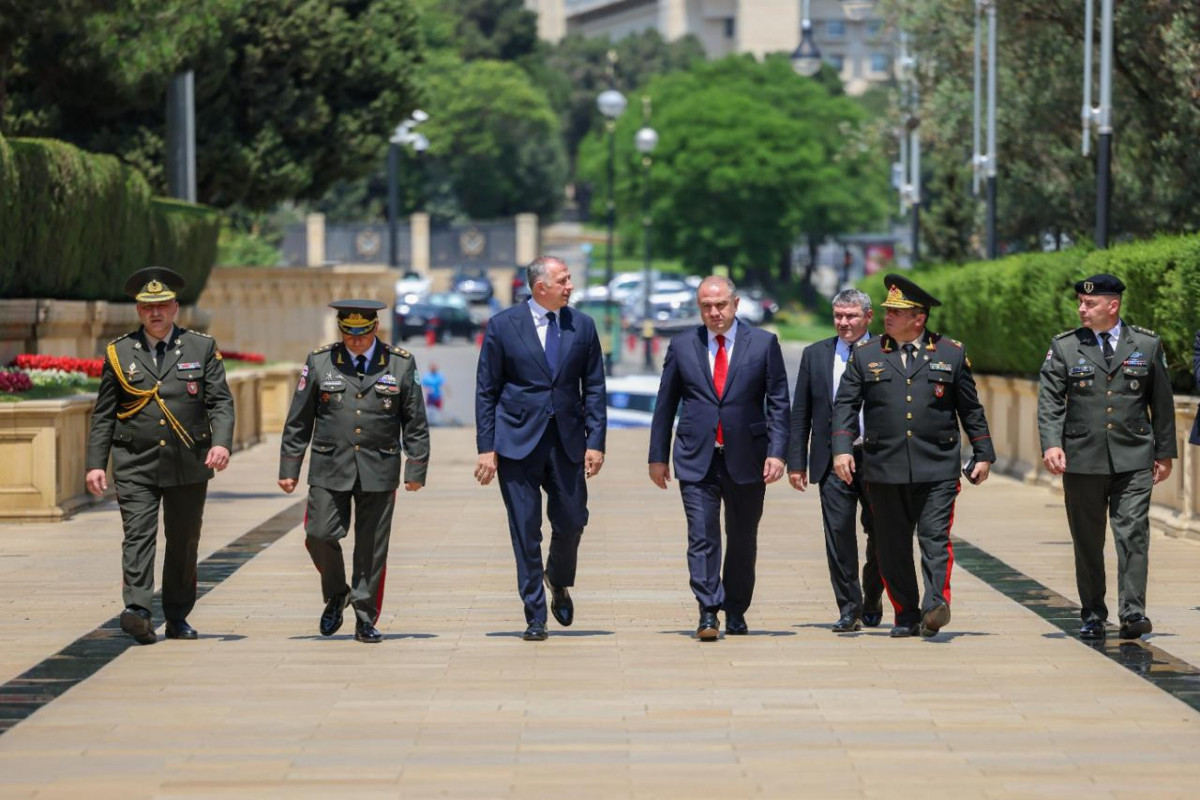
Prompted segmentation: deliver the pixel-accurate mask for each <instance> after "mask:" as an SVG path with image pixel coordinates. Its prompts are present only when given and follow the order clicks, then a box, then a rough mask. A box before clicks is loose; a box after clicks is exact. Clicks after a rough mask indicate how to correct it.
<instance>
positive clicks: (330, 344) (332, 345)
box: [313, 342, 337, 356]
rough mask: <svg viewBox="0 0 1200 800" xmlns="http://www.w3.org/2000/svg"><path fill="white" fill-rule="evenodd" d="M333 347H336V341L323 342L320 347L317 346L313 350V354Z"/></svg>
mask: <svg viewBox="0 0 1200 800" xmlns="http://www.w3.org/2000/svg"><path fill="white" fill-rule="evenodd" d="M335 347H337V342H330V343H329V344H323V345H321V346H320V347H318V348H317V349H316V350H313V355H314V356H315V355H316V354H317V353H325V352H328V351H330V350H332V349H333V348H335Z"/></svg>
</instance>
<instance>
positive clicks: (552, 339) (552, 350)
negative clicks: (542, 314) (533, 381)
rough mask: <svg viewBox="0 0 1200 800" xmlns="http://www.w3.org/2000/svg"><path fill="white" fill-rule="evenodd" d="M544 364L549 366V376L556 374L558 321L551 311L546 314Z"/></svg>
mask: <svg viewBox="0 0 1200 800" xmlns="http://www.w3.org/2000/svg"><path fill="white" fill-rule="evenodd" d="M546 319H547V321H548V324H547V325H546V363H547V364H548V365H549V366H550V374H551V375H553V374H554V373H555V372H558V345H559V341H558V320H557V319H556V318H555V314H554V312H553V311H551V312H549V313H548V314H546Z"/></svg>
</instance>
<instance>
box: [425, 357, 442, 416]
mask: <svg viewBox="0 0 1200 800" xmlns="http://www.w3.org/2000/svg"><path fill="white" fill-rule="evenodd" d="M445 384H446V376H445V375H443V374H442V373H440V372H438V365H437V364H430V365H429V372H427V373H425V375H424V376H423V377H422V378H421V385H422V386H423V387H425V407H426V408H436V409H437V410H438V411H441V410H442V398H443V396H444V390H443V388H442V387H444V386H445Z"/></svg>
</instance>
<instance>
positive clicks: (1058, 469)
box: [1042, 447, 1171, 475]
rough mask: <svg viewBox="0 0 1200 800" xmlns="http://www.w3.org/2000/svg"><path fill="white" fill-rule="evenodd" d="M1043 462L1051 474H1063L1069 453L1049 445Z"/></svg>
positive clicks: (1043, 454) (1169, 469)
mask: <svg viewBox="0 0 1200 800" xmlns="http://www.w3.org/2000/svg"><path fill="white" fill-rule="evenodd" d="M1042 463H1043V464H1045V465H1046V469H1048V470H1049V471H1050V474H1051V475H1062V474H1063V473H1064V472H1066V471H1067V453H1066V451H1065V450H1063V449H1062V448H1061V447H1048V448H1046V452H1044V453H1042ZM1167 471H1168V472H1170V471H1171V468H1170V467H1167Z"/></svg>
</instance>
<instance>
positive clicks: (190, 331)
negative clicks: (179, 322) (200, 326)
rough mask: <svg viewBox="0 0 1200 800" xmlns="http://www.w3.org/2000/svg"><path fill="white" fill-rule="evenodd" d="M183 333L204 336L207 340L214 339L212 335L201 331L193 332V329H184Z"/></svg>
mask: <svg viewBox="0 0 1200 800" xmlns="http://www.w3.org/2000/svg"><path fill="white" fill-rule="evenodd" d="M183 332H184V333H194V334H196V335H197V336H203V337H204V338H205V339H211V338H213V337H212V335H211V334H208V333H201V332H200V331H194V330H192V329H191V328H184V330H183Z"/></svg>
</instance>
